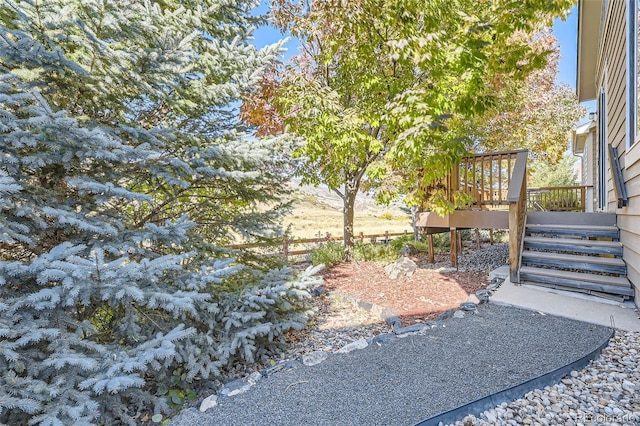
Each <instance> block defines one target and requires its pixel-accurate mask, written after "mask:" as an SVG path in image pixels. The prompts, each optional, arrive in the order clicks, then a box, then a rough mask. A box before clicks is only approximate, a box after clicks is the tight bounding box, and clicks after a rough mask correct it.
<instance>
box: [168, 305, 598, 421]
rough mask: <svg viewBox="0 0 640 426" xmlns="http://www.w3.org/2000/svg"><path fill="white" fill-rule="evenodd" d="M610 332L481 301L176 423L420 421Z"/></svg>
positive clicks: (585, 348)
mask: <svg viewBox="0 0 640 426" xmlns="http://www.w3.org/2000/svg"><path fill="white" fill-rule="evenodd" d="M610 332H611V331H610V329H608V328H606V327H601V326H596V325H592V324H587V323H583V322H578V321H574V320H569V319H563V318H558V317H553V316H548V315H541V314H539V313H536V312H532V311H526V310H521V309H517V308H513V307H505V306H498V305H492V304H490V305H481V306H479V307H478V310H477V313H475V314H467V315H466V316H465V317H464V318H450V319H448V320H445V321H442V322H440V323H439V325H438V326H436V327H435V328H432V329H430V330H427V331H426V332H425V333H423V334H417V335H409V336H407V337H404V338H395V339H391V340H390V341H391V342H392V343H387V344H382V345H380V344H377V343H375V342H374V343H372V344H371V345H369V346H368V347H366V348H365V349H361V350H355V351H353V352H350V353H347V354H332V355H330V356H329V357H328V359H327V360H325V361H324V362H322V363H320V364H318V365H314V366H311V367H307V366H304V365H302V364H298V363H296V365H297V366H296V367H295V368H292V369H288V370H284V371H279V372H277V373H275V374H273V375H270V376H269V377H267V378H264V379H262V380H259V381H258V382H257V383H256V384H255V385H254V386H253V387H251V388H250V389H249V390H248V391H247V392H245V393H243V394H240V395H235V396H232V397H220V398H219V399H218V405H217V406H216V407H213V408H210V409H209V410H207V411H205V412H199V411H198V410H197V409H194V408H192V409H189V410H185V411H184V412H182V413H181V414H180V415H179V416H178V417H177V418H175V419H174V420H173V422H172V423H171V424H172V425H177V426H190V425H198V426H207V425H296V426H297V425H413V424H415V423H417V422H419V421H421V420H424V419H426V418H429V417H431V416H433V415H436V414H438V413H441V412H444V411H447V410H450V409H453V408H455V407H458V406H460V405H462V404H465V403H468V402H471V401H473V400H476V399H478V398H481V397H484V396H487V395H488V394H491V393H495V392H498V391H501V390H504V389H506V388H508V387H511V386H513V385H517V384H520V383H522V382H524V381H526V380H529V379H532V378H534V377H538V376H540V375H542V374H544V373H548V372H550V371H552V370H554V369H556V368H559V367H562V366H565V365H567V364H569V363H571V362H574V361H575V360H577V359H579V358H581V357H583V356H584V355H586V354H588V353H590V352H591V351H593V350H594V349H596V348H597V347H599V346H600V345H601V344H603V342H604V341H605V340H606V339H607V337H608V336H609V335H610Z"/></svg>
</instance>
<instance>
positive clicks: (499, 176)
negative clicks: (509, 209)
mask: <svg viewBox="0 0 640 426" xmlns="http://www.w3.org/2000/svg"><path fill="white" fill-rule="evenodd" d="M523 152H526V151H522V150H520V151H505V152H496V153H488V154H477V155H474V156H471V157H466V158H463V159H462V160H461V161H460V164H459V167H457V168H456V169H455V170H454V173H453V176H452V179H453V182H452V184H453V185H452V187H453V188H458V190H459V191H462V192H464V193H466V194H468V195H470V196H471V197H472V198H473V199H474V202H473V203H472V205H471V207H479V208H500V206H505V207H506V206H507V205H508V204H509V201H508V199H507V195H508V192H509V188H510V186H511V179H512V175H513V172H514V168H515V164H516V161H517V158H518V155H520V154H522V153H523Z"/></svg>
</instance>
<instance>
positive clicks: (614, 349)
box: [455, 331, 640, 426]
mask: <svg viewBox="0 0 640 426" xmlns="http://www.w3.org/2000/svg"><path fill="white" fill-rule="evenodd" d="M638 351H640V333H633V332H624V331H618V332H616V335H615V337H614V338H613V339H611V341H610V342H609V345H608V346H607V347H606V348H605V350H604V351H603V353H602V356H601V357H600V358H599V359H596V360H594V361H592V362H591V364H590V365H589V366H587V367H586V368H584V369H582V370H580V371H573V372H572V373H571V375H570V376H568V377H565V378H564V379H562V380H561V382H560V383H558V384H556V385H553V386H547V387H546V388H544V389H538V390H535V391H532V392H529V393H527V394H526V395H525V396H524V398H521V399H517V400H515V401H511V402H508V403H506V402H505V403H503V404H501V405H499V406H497V407H495V408H493V409H490V410H487V411H485V412H483V413H482V414H480V416H479V418H477V417H475V416H468V417H466V418H465V419H464V420H463V421H459V422H457V423H455V425H456V426H469V425H482V426H485V425H494V424H500V425H514V426H518V425H545V426H549V425H565V426H577V425H592V424H595V425H611V426H618V425H629V426H634V425H639V424H640V368H639V367H638V362H639V361H640V355H639V354H638Z"/></svg>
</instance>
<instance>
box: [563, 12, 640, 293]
mask: <svg viewBox="0 0 640 426" xmlns="http://www.w3.org/2000/svg"><path fill="white" fill-rule="evenodd" d="M638 3H639V2H638V0H624V1H623V0H580V1H579V4H578V13H579V16H578V70H577V84H576V90H577V94H578V98H579V100H580V101H581V102H583V101H589V100H596V105H597V109H596V116H595V119H594V120H593V122H591V123H587V125H586V126H583V127H582V128H579V129H576V132H575V135H574V141H573V142H574V144H573V145H574V146H573V148H574V152H576V153H581V155H582V156H583V166H584V167H585V170H590V171H587V173H586V174H585V175H584V176H585V178H587V179H592V180H591V182H590V184H591V186H592V188H593V193H592V195H591V199H592V200H593V201H594V202H593V210H594V211H596V212H608V213H613V214H615V217H616V224H617V227H618V228H619V230H620V243H621V244H622V247H623V254H622V259H623V260H624V262H625V264H626V268H627V278H628V279H629V281H630V282H631V284H632V288H633V290H634V293H635V303H636V305H640V117H639V113H640V110H639V108H638V104H639V102H638V97H639V96H640V90H639V88H638V85H639V83H640V77H639V76H638V72H639V69H640V67H639V66H638V60H639V59H640V58H639V57H640V55H639V52H638V48H639V44H638V32H639V30H640V25H639V19H640V16H639V13H640V5H639V4H638ZM585 163H586V164H585Z"/></svg>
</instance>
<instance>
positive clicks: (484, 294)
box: [476, 290, 489, 304]
mask: <svg viewBox="0 0 640 426" xmlns="http://www.w3.org/2000/svg"><path fill="white" fill-rule="evenodd" d="M476 297H477V298H478V300H479V301H480V303H478V304H481V303H488V302H489V291H487V290H478V291H477V292H476Z"/></svg>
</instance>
